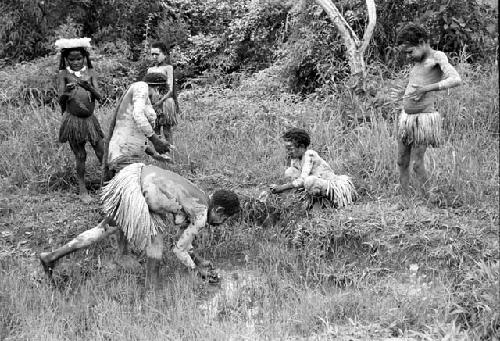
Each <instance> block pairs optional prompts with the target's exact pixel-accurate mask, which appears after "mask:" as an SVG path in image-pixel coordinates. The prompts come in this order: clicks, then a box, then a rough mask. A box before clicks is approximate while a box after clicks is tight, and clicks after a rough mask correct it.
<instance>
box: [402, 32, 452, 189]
mask: <svg viewBox="0 0 500 341" xmlns="http://www.w3.org/2000/svg"><path fill="white" fill-rule="evenodd" d="M398 45H400V46H401V48H402V51H403V52H404V53H406V55H407V56H408V57H409V58H410V59H411V61H412V62H413V63H414V65H413V68H412V69H411V71H410V76H409V82H408V85H407V87H406V90H405V92H404V96H403V110H402V112H401V116H400V118H399V128H398V161H397V163H398V166H399V174H400V183H401V188H402V190H403V194H404V195H405V196H407V195H408V191H409V178H410V172H409V166H410V157H411V155H412V154H413V157H414V164H413V170H414V171H415V173H416V175H417V178H418V180H419V182H420V183H421V185H422V190H423V191H424V192H425V186H426V184H427V181H428V176H427V172H426V170H425V167H424V155H425V151H426V150H427V147H428V146H432V147H438V146H439V144H440V142H441V123H442V122H441V116H440V114H439V113H438V112H437V111H436V110H435V109H434V100H435V91H441V90H446V89H450V88H453V87H456V86H458V85H460V84H461V79H460V76H459V75H458V73H457V71H456V70H455V68H454V67H453V66H452V65H451V64H450V63H449V62H448V58H447V57H446V55H445V54H444V53H443V52H441V51H436V50H433V49H432V48H431V47H430V45H429V35H428V33H427V32H426V30H425V29H424V28H422V27H421V26H419V25H416V24H408V25H406V26H405V27H403V28H402V29H401V31H400V32H399V36H398ZM395 95H396V94H393V96H395Z"/></svg>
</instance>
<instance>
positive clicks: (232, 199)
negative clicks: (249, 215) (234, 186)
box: [210, 189, 240, 216]
mask: <svg viewBox="0 0 500 341" xmlns="http://www.w3.org/2000/svg"><path fill="white" fill-rule="evenodd" d="M210 206H211V207H217V206H221V207H222V208H223V209H224V214H225V215H227V216H232V215H234V214H236V213H238V212H239V211H240V200H239V199H238V196H237V195H236V194H235V193H234V192H232V191H228V190H225V189H221V190H218V191H215V193H214V194H213V195H212V200H211V205H210Z"/></svg>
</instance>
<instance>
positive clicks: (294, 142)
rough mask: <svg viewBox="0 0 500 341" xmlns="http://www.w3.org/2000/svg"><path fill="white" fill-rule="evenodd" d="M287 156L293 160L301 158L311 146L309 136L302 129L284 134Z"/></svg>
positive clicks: (291, 130)
mask: <svg viewBox="0 0 500 341" xmlns="http://www.w3.org/2000/svg"><path fill="white" fill-rule="evenodd" d="M282 137H283V140H284V141H285V147H286V150H287V154H288V156H289V157H291V158H292V159H297V158H301V157H302V155H303V154H304V153H305V151H306V150H307V147H309V145H310V144H311V138H310V137H309V134H308V133H307V132H306V131H305V130H304V129H300V128H291V129H289V130H287V131H286V132H285V133H284V134H283V136H282Z"/></svg>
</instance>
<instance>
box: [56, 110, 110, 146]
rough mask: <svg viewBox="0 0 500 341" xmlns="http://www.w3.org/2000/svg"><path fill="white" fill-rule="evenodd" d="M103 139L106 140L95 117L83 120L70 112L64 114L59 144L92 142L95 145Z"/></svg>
mask: <svg viewBox="0 0 500 341" xmlns="http://www.w3.org/2000/svg"><path fill="white" fill-rule="evenodd" d="M102 138H104V133H103V132H102V129H101V125H100V124H99V121H98V120H97V117H95V115H91V116H89V117H86V118H81V117H77V116H74V115H71V114H70V113H68V112H66V113H65V114H64V117H63V120H62V123H61V128H59V142H61V143H65V142H69V143H70V144H82V143H85V142H90V143H91V144H92V145H94V144H96V143H97V142H98V141H99V140H101V139H102Z"/></svg>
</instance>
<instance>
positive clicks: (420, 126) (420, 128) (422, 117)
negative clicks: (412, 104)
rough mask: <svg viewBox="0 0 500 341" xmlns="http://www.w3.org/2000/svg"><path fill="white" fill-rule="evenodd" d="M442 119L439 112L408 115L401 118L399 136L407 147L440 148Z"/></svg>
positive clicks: (402, 114) (402, 113)
mask: <svg viewBox="0 0 500 341" xmlns="http://www.w3.org/2000/svg"><path fill="white" fill-rule="evenodd" d="M441 126H442V118H441V115H440V114H439V113H438V112H431V113H421V114H407V113H405V111H404V110H403V111H402V112H401V116H400V117H399V127H398V136H399V138H400V139H401V141H402V142H403V143H404V144H405V145H407V146H410V145H414V146H432V147H439V146H440V144H441V142H442V141H441V129H442V128H441Z"/></svg>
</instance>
